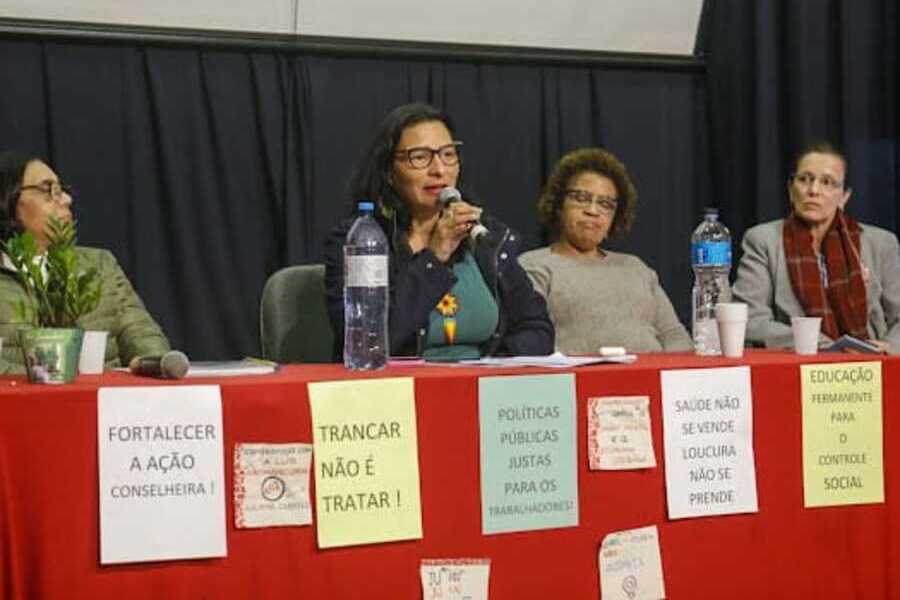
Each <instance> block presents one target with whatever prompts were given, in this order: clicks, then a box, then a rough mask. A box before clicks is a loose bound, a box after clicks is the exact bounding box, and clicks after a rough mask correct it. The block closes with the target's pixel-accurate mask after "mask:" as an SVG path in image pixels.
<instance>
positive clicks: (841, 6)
mask: <svg viewBox="0 0 900 600" xmlns="http://www.w3.org/2000/svg"><path fill="white" fill-rule="evenodd" d="M898 18H900V13H898V6H897V2H896V0H853V1H852V2H851V1H849V0H754V1H753V2H747V1H745V0H715V1H708V2H707V3H706V6H705V8H704V19H703V23H704V26H703V28H702V35H701V36H700V40H699V46H700V48H699V51H700V53H701V54H702V55H704V57H705V59H706V64H707V88H706V89H707V100H708V106H709V113H708V115H709V131H710V135H711V142H710V144H709V147H710V149H711V153H712V155H713V156H715V160H714V161H713V164H714V169H713V177H714V182H713V183H714V189H715V190H716V195H717V198H718V200H719V204H720V205H721V206H722V208H723V213H724V218H725V220H726V222H727V223H728V224H729V225H730V226H731V227H732V230H733V232H734V233H735V234H736V236H735V240H739V239H740V236H741V234H742V233H743V231H744V230H745V229H746V228H747V227H749V226H751V225H753V224H755V223H758V222H761V221H768V220H771V219H775V218H779V217H782V216H784V215H785V214H787V211H788V197H787V191H786V187H785V186H786V181H787V177H788V176H789V175H790V173H791V169H792V167H793V165H792V164H791V160H792V158H793V156H794V154H795V153H796V152H798V151H799V150H800V149H801V148H802V147H803V146H805V145H806V144H807V143H808V142H809V141H812V140H816V139H827V140H830V141H832V142H834V143H837V144H838V145H840V146H842V147H843V148H844V149H845V150H846V152H847V155H848V159H849V162H850V170H849V177H848V181H849V183H850V185H851V186H852V188H853V196H852V197H851V199H850V202H849V203H848V205H847V207H848V212H849V213H850V214H853V215H854V216H856V217H857V218H858V219H860V220H862V221H864V222H867V223H872V224H874V225H879V226H881V227H885V228H887V229H890V230H891V231H895V232H896V231H897V225H898V202H900V178H898V172H900V147H898V139H900V130H898V123H897V101H898V98H897V74H898V68H900V67H898V59H900V56H898V49H897V34H898V30H900V21H898Z"/></svg>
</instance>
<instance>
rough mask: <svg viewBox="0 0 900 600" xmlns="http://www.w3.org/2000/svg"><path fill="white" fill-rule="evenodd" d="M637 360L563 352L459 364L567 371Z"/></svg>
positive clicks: (630, 355)
mask: <svg viewBox="0 0 900 600" xmlns="http://www.w3.org/2000/svg"><path fill="white" fill-rule="evenodd" d="M636 360H637V356H635V355H634V354H621V355H618V356H566V355H565V354H563V353H562V352H555V353H553V354H550V355H548V356H486V357H484V358H479V359H477V360H461V361H459V362H458V363H448V364H457V365H465V366H480V367H551V368H554V369H567V368H571V367H581V366H584V365H593V364H599V363H633V362H634V361H636Z"/></svg>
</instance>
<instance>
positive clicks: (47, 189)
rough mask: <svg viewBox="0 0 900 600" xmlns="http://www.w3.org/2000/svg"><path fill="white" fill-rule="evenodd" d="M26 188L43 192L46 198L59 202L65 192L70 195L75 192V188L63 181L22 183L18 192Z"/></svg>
mask: <svg viewBox="0 0 900 600" xmlns="http://www.w3.org/2000/svg"><path fill="white" fill-rule="evenodd" d="M26 190H35V191H38V192H41V193H42V194H44V197H45V199H46V200H48V201H52V202H59V201H60V200H62V197H63V194H67V195H69V196H70V197H71V196H73V195H74V193H75V190H73V189H72V186H70V185H68V184H66V183H63V182H62V181H44V182H42V183H37V184H35V185H23V186H21V187H20V188H19V191H20V192H24V191H26Z"/></svg>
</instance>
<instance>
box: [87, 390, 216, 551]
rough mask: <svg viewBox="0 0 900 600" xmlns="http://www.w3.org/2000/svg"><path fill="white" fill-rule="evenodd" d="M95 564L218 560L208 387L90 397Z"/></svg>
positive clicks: (212, 402) (212, 400)
mask: <svg viewBox="0 0 900 600" xmlns="http://www.w3.org/2000/svg"><path fill="white" fill-rule="evenodd" d="M97 436H98V440H97V441H98V464H99V470H100V480H99V483H100V562H101V563H102V564H113V563H126V562H143V561H151V560H174V559H180V558H204V557H212V556H225V555H226V553H227V549H226V542H225V493H224V487H225V484H224V467H223V454H222V400H221V397H220V394H219V387H218V386H214V385H195V386H153V387H113V388H100V389H99V390H98V392H97Z"/></svg>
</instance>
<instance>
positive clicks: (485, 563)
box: [419, 558, 491, 600]
mask: <svg viewBox="0 0 900 600" xmlns="http://www.w3.org/2000/svg"><path fill="white" fill-rule="evenodd" d="M490 570H491V561H490V559H487V558H455V559H453V558H451V559H424V560H422V563H421V566H420V567H419V575H420V576H421V578H422V599H423V600H487V598H488V578H489V576H490Z"/></svg>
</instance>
